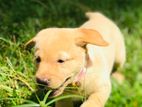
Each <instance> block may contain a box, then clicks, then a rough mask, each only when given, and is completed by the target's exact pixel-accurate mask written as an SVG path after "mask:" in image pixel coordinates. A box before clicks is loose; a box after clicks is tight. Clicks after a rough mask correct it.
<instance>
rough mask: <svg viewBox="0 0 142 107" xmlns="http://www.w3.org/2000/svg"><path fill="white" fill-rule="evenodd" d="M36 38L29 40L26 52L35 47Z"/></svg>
mask: <svg viewBox="0 0 142 107" xmlns="http://www.w3.org/2000/svg"><path fill="white" fill-rule="evenodd" d="M35 43H36V42H35V38H33V39H31V40H29V41H28V42H27V43H26V44H25V49H26V50H30V49H31V48H32V47H34V46H35Z"/></svg>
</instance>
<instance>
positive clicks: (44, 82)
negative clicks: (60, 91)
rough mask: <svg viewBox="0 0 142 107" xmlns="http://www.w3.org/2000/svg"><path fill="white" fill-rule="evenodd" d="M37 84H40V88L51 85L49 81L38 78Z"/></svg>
mask: <svg viewBox="0 0 142 107" xmlns="http://www.w3.org/2000/svg"><path fill="white" fill-rule="evenodd" d="M36 82H37V83H38V86H40V87H45V86H48V85H49V81H48V80H43V79H40V78H36Z"/></svg>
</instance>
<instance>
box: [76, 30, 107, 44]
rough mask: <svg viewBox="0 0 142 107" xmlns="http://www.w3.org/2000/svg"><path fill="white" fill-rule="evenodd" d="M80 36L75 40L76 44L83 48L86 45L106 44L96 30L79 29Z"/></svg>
mask: <svg viewBox="0 0 142 107" xmlns="http://www.w3.org/2000/svg"><path fill="white" fill-rule="evenodd" d="M78 30H79V32H80V33H81V35H80V36H79V38H78V39H77V44H78V45H80V46H85V45H86V44H93V45H98V46H107V45H108V43H107V42H106V41H105V40H104V39H103V37H102V36H101V34H100V33H99V32H97V31H96V30H92V29H86V28H79V29H78Z"/></svg>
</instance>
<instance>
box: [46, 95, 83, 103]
mask: <svg viewBox="0 0 142 107" xmlns="http://www.w3.org/2000/svg"><path fill="white" fill-rule="evenodd" d="M67 98H79V99H83V98H84V97H83V96H80V95H65V96H61V97H57V98H55V99H53V100H51V101H49V102H48V103H46V106H49V105H50V104H52V103H54V102H56V101H59V100H62V99H67Z"/></svg>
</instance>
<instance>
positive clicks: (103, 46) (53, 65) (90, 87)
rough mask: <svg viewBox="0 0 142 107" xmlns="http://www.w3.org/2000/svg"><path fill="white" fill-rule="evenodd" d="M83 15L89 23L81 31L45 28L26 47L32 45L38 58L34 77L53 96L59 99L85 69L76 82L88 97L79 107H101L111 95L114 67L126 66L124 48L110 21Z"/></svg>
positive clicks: (76, 29)
mask: <svg viewBox="0 0 142 107" xmlns="http://www.w3.org/2000/svg"><path fill="white" fill-rule="evenodd" d="M86 15H87V16H88V18H89V20H88V21H87V22H85V23H84V24H83V25H82V26H81V27H79V28H47V29H44V30H42V31H40V32H39V33H38V34H37V35H36V36H35V37H34V38H33V39H32V40H30V41H29V42H28V43H27V45H29V44H31V43H33V42H34V43H35V50H36V52H35V56H36V57H40V62H39V64H38V69H37V73H36V77H37V78H38V79H41V80H42V81H44V82H48V87H50V88H52V89H58V91H56V92H55V93H54V96H57V95H60V94H61V93H62V92H63V90H64V88H65V87H66V86H67V85H68V84H70V83H73V82H74V79H75V77H76V76H77V74H78V73H79V72H80V70H81V69H82V68H86V71H85V75H83V76H82V77H81V78H80V79H79V80H78V81H79V82H80V84H81V86H80V88H81V89H82V90H83V91H85V93H86V95H88V99H87V100H86V101H84V102H83V104H82V105H81V107H103V106H104V105H105V102H106V101H107V99H108V97H109V95H110V93H111V82H110V74H111V71H112V68H113V66H114V64H118V65H119V66H120V67H122V66H123V64H124V62H125V45H124V40H123V36H122V34H121V32H120V30H119V28H118V27H117V26H116V25H115V24H114V23H113V22H112V21H111V20H109V19H108V18H106V17H105V16H103V15H102V14H101V13H98V12H94V13H91V12H89V13H87V14H86ZM59 60H60V61H59ZM62 61H63V62H62Z"/></svg>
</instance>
